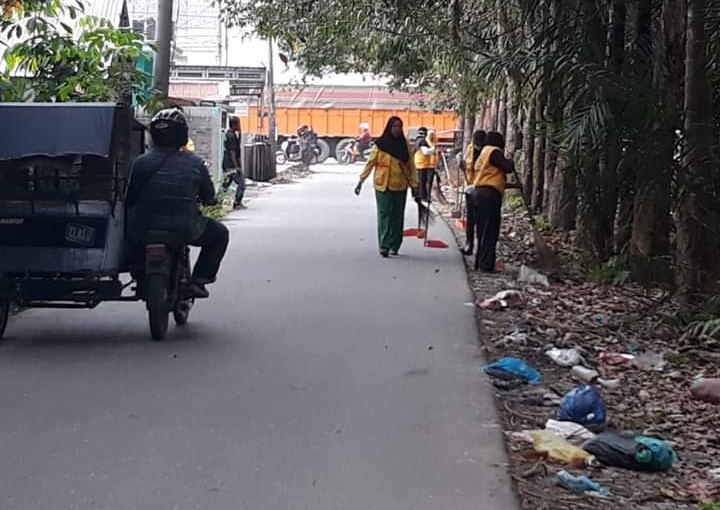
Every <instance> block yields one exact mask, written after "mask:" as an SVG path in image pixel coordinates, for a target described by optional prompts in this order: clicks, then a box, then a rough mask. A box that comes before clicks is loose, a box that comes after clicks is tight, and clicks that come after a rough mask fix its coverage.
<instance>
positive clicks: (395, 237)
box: [375, 190, 407, 251]
mask: <svg viewBox="0 0 720 510" xmlns="http://www.w3.org/2000/svg"><path fill="white" fill-rule="evenodd" d="M375 200H376V202H377V220H378V244H379V246H380V249H381V250H392V251H398V250H399V249H400V245H402V241H403V230H404V223H405V203H406V202H407V190H405V191H390V190H388V191H377V190H375Z"/></svg>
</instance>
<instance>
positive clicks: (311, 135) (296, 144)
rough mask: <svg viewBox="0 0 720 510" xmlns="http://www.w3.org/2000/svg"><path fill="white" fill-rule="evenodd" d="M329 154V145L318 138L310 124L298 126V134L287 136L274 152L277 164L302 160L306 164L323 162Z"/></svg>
mask: <svg viewBox="0 0 720 510" xmlns="http://www.w3.org/2000/svg"><path fill="white" fill-rule="evenodd" d="M329 156H330V146H329V145H328V144H327V142H326V141H325V140H321V139H319V138H318V136H317V134H316V133H315V131H313V129H312V128H311V127H310V126H300V127H299V128H298V134H297V135H295V136H291V137H289V138H287V139H286V140H285V141H283V142H282V143H281V144H280V150H278V151H277V152H276V153H275V161H276V162H277V164H278V165H283V164H285V163H287V162H297V161H302V162H303V163H305V164H306V165H311V164H315V163H324V162H325V160H327V158H328V157H329Z"/></svg>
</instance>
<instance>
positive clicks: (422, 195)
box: [417, 168, 435, 200]
mask: <svg viewBox="0 0 720 510" xmlns="http://www.w3.org/2000/svg"><path fill="white" fill-rule="evenodd" d="M417 173H418V196H417V198H419V199H420V200H430V198H431V197H432V185H433V178H434V177H435V169H434V168H418V172H417Z"/></svg>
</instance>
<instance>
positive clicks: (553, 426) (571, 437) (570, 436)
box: [545, 419, 595, 444]
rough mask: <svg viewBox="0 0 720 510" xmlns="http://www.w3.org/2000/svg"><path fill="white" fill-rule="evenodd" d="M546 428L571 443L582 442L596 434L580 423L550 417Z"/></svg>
mask: <svg viewBox="0 0 720 510" xmlns="http://www.w3.org/2000/svg"><path fill="white" fill-rule="evenodd" d="M545 430H547V431H548V432H552V433H553V434H555V435H556V436H559V437H562V438H563V439H567V440H568V441H569V442H571V443H577V444H581V443H584V442H585V441H589V440H590V439H592V438H594V437H595V434H594V433H592V432H590V431H589V430H588V429H586V428H585V427H583V426H582V425H580V424H578V423H573V422H571V421H558V420H553V419H550V420H548V421H547V422H546V423H545Z"/></svg>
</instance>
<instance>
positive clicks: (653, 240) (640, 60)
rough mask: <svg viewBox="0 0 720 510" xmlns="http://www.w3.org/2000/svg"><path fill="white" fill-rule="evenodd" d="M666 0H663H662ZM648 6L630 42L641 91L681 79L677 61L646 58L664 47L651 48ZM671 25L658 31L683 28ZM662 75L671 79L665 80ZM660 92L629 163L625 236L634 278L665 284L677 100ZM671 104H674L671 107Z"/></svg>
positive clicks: (644, 5)
mask: <svg viewBox="0 0 720 510" xmlns="http://www.w3.org/2000/svg"><path fill="white" fill-rule="evenodd" d="M669 2H672V3H674V4H679V3H680V2H676V1H675V0H669ZM667 3H668V1H666V4H667ZM666 6H667V5H666ZM652 8H653V6H652V5H651V2H650V1H649V0H642V1H641V2H640V5H639V10H638V18H637V19H638V21H637V28H636V32H637V38H638V40H637V42H636V44H635V52H634V59H633V60H634V61H633V65H634V69H635V72H636V75H637V83H638V84H639V85H641V86H643V87H644V88H645V89H646V90H650V89H651V87H653V88H654V86H655V84H656V83H659V84H660V86H661V91H662V90H663V89H665V90H669V88H672V87H676V86H677V84H678V83H680V82H681V81H682V68H678V67H677V64H673V62H672V61H670V60H666V62H664V65H658V64H656V63H654V62H651V61H650V56H651V54H652V53H656V57H657V56H662V55H663V54H665V53H667V49H668V48H667V46H666V47H665V51H659V52H653V51H652V50H653V47H654V42H653V40H652V26H651V23H652ZM684 14H685V13H684V10H683V15H684ZM679 19H684V16H680V17H679ZM672 24H673V26H667V27H665V28H667V29H669V32H666V33H665V34H663V35H664V37H668V36H671V37H672V38H674V37H675V36H674V35H672V34H673V32H675V31H678V30H680V31H682V30H683V29H682V28H681V27H678V23H677V18H673V20H672ZM664 32H665V31H664ZM661 48H662V47H661ZM679 49H680V48H676V49H675V50H674V51H675V52H678V51H679ZM656 59H657V58H656ZM657 60H659V59H657ZM662 68H665V69H667V74H668V75H667V76H659V77H657V78H656V79H653V75H654V74H656V69H662ZM670 76H672V78H670ZM668 78H670V79H671V80H672V81H673V82H674V83H672V82H671V83H666V82H667V80H668ZM675 80H677V81H675ZM668 87H669V88H668ZM642 90H643V89H640V92H641V93H639V94H637V96H638V97H639V98H642V97H643V94H642ZM663 96H664V97H663V103H664V104H663V110H664V111H663V118H662V119H661V120H660V121H659V122H656V123H655V124H653V125H651V126H648V129H647V131H648V133H649V136H648V137H644V139H643V142H644V143H643V145H644V146H645V147H646V149H645V152H644V153H643V154H641V155H639V157H636V158H635V160H634V161H635V164H634V165H633V167H634V169H635V174H636V175H635V182H634V188H635V192H634V198H635V200H634V206H633V212H632V236H631V240H630V269H631V271H632V273H633V276H634V277H635V279H636V280H638V281H640V282H643V283H648V284H649V283H652V282H658V281H663V282H666V283H671V280H672V279H671V278H668V275H669V274H670V273H671V272H670V266H669V264H668V262H669V260H668V255H669V253H670V228H671V224H672V221H671V216H670V207H671V186H672V173H673V165H674V162H673V158H674V156H675V129H678V128H679V127H680V117H679V109H678V106H677V100H674V99H672V97H671V95H668V94H666V93H663ZM643 100H645V101H650V100H652V94H647V95H646V97H645V98H644V99H643ZM673 103H676V105H675V106H674V105H673Z"/></svg>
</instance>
